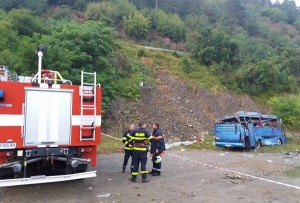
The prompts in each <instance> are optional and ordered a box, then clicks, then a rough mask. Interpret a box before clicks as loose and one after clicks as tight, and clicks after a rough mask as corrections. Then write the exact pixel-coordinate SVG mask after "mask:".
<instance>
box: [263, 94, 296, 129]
mask: <svg viewBox="0 0 300 203" xmlns="http://www.w3.org/2000/svg"><path fill="white" fill-rule="evenodd" d="M268 103H269V104H270V105H271V107H272V113H274V114H276V115H278V116H279V117H281V118H282V119H283V122H284V123H285V124H287V125H288V126H290V127H292V128H299V125H300V105H299V104H300V99H299V96H298V97H297V96H282V97H272V98H271V99H270V100H269V102H268Z"/></svg>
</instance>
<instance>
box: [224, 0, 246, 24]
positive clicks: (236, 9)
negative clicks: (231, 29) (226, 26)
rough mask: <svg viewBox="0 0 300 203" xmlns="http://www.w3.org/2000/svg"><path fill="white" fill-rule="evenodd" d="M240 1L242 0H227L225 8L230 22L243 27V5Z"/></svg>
mask: <svg viewBox="0 0 300 203" xmlns="http://www.w3.org/2000/svg"><path fill="white" fill-rule="evenodd" d="M242 1H243V0H227V1H226V4H225V6H226V7H225V10H226V12H227V16H228V17H229V19H230V21H231V23H233V24H237V25H240V26H242V27H243V26H244V25H245V7H244V5H243V4H242Z"/></svg>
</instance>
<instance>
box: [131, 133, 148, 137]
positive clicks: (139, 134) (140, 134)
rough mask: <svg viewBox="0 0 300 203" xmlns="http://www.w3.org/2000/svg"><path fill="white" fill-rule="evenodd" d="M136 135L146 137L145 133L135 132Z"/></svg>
mask: <svg viewBox="0 0 300 203" xmlns="http://www.w3.org/2000/svg"><path fill="white" fill-rule="evenodd" d="M134 135H135V136H136V137H146V135H145V133H135V134H134Z"/></svg>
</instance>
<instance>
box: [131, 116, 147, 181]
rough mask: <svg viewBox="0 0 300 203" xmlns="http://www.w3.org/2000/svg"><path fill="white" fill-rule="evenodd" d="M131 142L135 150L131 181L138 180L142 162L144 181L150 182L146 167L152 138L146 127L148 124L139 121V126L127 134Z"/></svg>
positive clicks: (133, 152)
mask: <svg viewBox="0 0 300 203" xmlns="http://www.w3.org/2000/svg"><path fill="white" fill-rule="evenodd" d="M127 137H128V139H129V142H130V141H132V142H133V146H134V147H133V151H132V166H133V168H132V171H131V175H132V178H131V181H132V182H136V179H137V175H138V174H139V172H138V171H139V165H140V163H141V174H142V183H146V182H149V181H150V180H149V178H148V177H147V174H148V171H147V169H146V164H147V153H148V146H149V144H150V142H149V140H150V139H151V135H150V133H149V132H148V131H147V129H146V124H145V123H143V122H140V123H139V128H137V129H135V130H133V131H132V132H130V133H129V134H128V135H127Z"/></svg>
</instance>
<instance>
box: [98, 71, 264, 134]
mask: <svg viewBox="0 0 300 203" xmlns="http://www.w3.org/2000/svg"><path fill="white" fill-rule="evenodd" d="M152 70H153V72H154V78H155V79H154V82H153V84H147V83H144V86H143V87H142V88H141V99H140V100H137V101H128V100H124V99H118V100H116V101H115V102H113V103H112V104H111V105H110V108H109V110H108V111H107V112H106V114H105V116H104V125H103V131H104V132H106V133H110V134H113V135H120V134H121V133H122V132H123V131H124V130H125V129H126V126H128V124H129V123H135V124H137V123H138V122H139V121H144V122H146V123H147V124H148V128H149V130H150V129H151V125H150V124H151V123H153V122H157V123H159V124H160V125H161V128H162V129H163V131H164V133H165V136H166V137H167V138H168V139H170V140H178V139H180V140H190V139H191V138H192V137H194V136H196V137H201V136H202V135H203V134H207V132H211V131H212V130H213V124H214V121H215V120H216V119H218V118H221V117H223V116H224V115H231V114H233V113H235V112H237V111H240V110H244V111H262V108H261V107H259V106H258V105H257V104H256V103H255V102H254V101H253V100H252V99H251V98H250V97H249V96H247V95H243V96H239V95H235V94H233V93H230V92H229V91H223V92H217V93H214V92H212V91H210V90H208V89H205V88H201V87H197V88H195V87H194V88H193V87H190V86H189V85H188V84H186V83H184V82H183V81H182V80H181V79H180V78H178V77H177V76H173V75H171V74H170V73H168V72H167V71H165V70H162V69H160V67H158V66H156V67H154V68H152Z"/></svg>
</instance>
